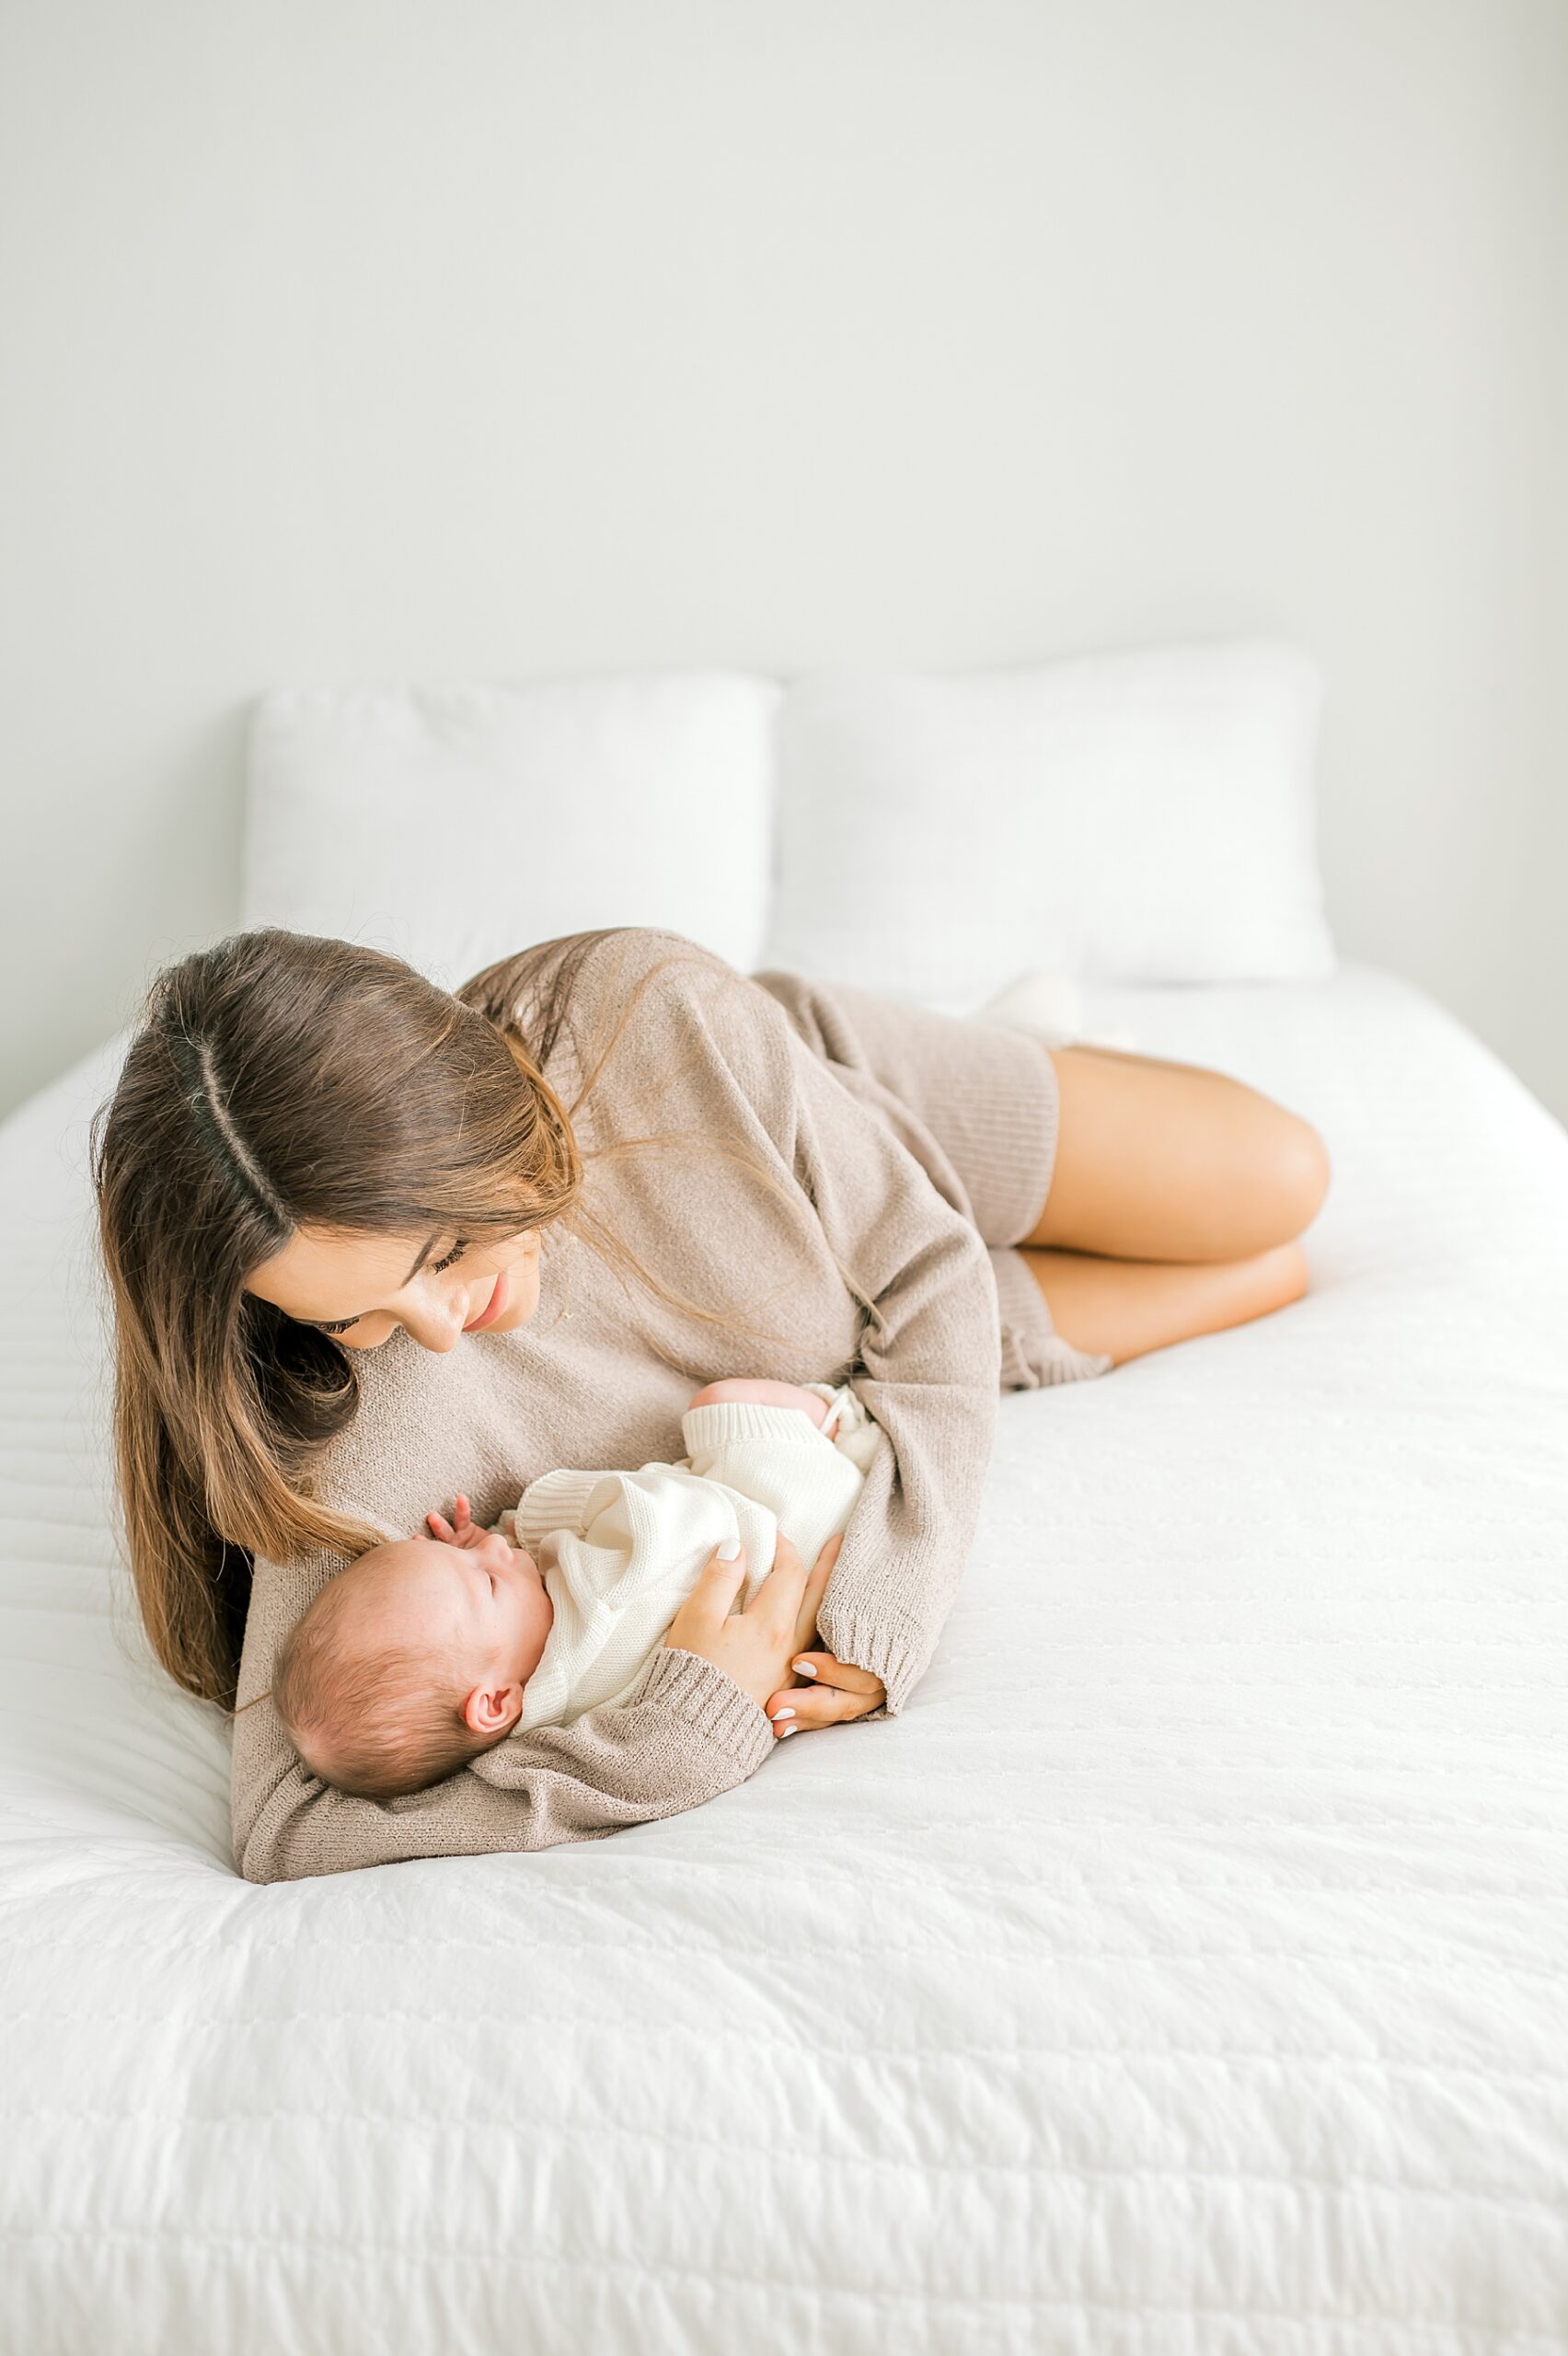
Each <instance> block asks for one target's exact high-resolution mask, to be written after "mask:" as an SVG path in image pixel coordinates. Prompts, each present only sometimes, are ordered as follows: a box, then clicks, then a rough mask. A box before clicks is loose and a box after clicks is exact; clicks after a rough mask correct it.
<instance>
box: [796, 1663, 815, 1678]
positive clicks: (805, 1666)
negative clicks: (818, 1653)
mask: <svg viewBox="0 0 1568 2356" xmlns="http://www.w3.org/2000/svg"><path fill="white" fill-rule="evenodd" d="M792 1666H793V1669H794V1671H795V1674H796V1676H797V1677H814V1676H815V1675H816V1663H815V1661H814V1660H798V1661H795V1662H794V1663H793V1664H792Z"/></svg>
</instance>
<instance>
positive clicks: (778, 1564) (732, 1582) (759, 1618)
mask: <svg viewBox="0 0 1568 2356" xmlns="http://www.w3.org/2000/svg"><path fill="white" fill-rule="evenodd" d="M842 1542H843V1540H842V1535H840V1536H838V1537H834V1538H830V1539H829V1540H828V1542H827V1543H826V1545H825V1546H824V1548H823V1550H822V1553H820V1554H819V1555H818V1556H817V1558H816V1561H815V1563H814V1564H813V1566H812V1568H811V1570H810V1571H808V1570H807V1568H806V1566H805V1565H804V1563H802V1562H801V1558H800V1555H799V1554H798V1553H796V1551H795V1548H794V1546H793V1545H792V1543H791V1542H790V1540H789V1539H788V1538H786V1537H785V1535H784V1533H783V1531H782V1530H780V1531H779V1533H778V1544H777V1545H776V1547H775V1549H774V1554H773V1568H772V1569H771V1570H770V1571H769V1572H768V1574H767V1577H766V1578H765V1579H764V1580H763V1582H762V1584H761V1586H760V1587H759V1588H757V1591H756V1593H755V1595H754V1596H753V1598H752V1600H751V1601H750V1602H749V1603H748V1604H747V1606H746V1608H745V1610H744V1611H731V1609H730V1607H731V1605H732V1603H733V1602H734V1600H735V1598H736V1596H737V1595H738V1594H739V1592H740V1589H741V1585H742V1582H743V1581H744V1578H745V1575H746V1558H745V1555H744V1553H739V1554H737V1555H736V1557H735V1559H734V1561H733V1562H732V1563H724V1562H721V1561H720V1559H719V1555H718V1553H713V1554H711V1555H709V1559H708V1563H707V1565H706V1567H705V1568H704V1570H703V1572H702V1575H701V1576H700V1577H699V1578H698V1582H697V1585H696V1586H695V1587H694V1588H693V1589H692V1591H691V1593H690V1594H689V1595H688V1596H687V1598H686V1601H685V1602H684V1603H683V1604H682V1606H681V1608H680V1610H679V1611H677V1612H676V1614H675V1616H674V1619H673V1620H672V1621H671V1623H670V1624H669V1626H668V1627H667V1628H666V1629H665V1631H664V1642H665V1644H666V1645H674V1646H678V1647H679V1649H680V1650H681V1651H682V1652H687V1653H696V1655H697V1656H698V1659H699V1660H710V1661H711V1662H712V1663H713V1665H714V1667H715V1668H716V1669H723V1671H724V1672H725V1674H726V1675H727V1676H729V1677H732V1678H733V1679H734V1680H735V1683H736V1684H737V1685H739V1686H741V1687H742V1688H743V1689H744V1692H747V1693H749V1694H750V1695H751V1697H752V1700H753V1701H754V1702H755V1703H756V1705H757V1708H758V1709H759V1710H762V1709H767V1708H769V1706H770V1703H769V1696H773V1697H775V1699H776V1698H777V1694H778V1687H779V1686H780V1685H781V1684H782V1682H783V1680H784V1679H785V1678H786V1677H787V1676H788V1675H789V1672H790V1662H791V1661H792V1660H794V1659H795V1658H796V1657H797V1656H798V1655H799V1654H800V1651H801V1646H802V1645H804V1644H806V1643H808V1642H809V1641H810V1639H811V1637H812V1636H813V1634H814V1633H815V1631H816V1616H817V1609H818V1606H819V1605H820V1604H821V1602H822V1599H823V1597H824V1594H825V1593H826V1591H827V1581H828V1576H829V1574H830V1572H831V1571H832V1569H833V1565H834V1563H835V1561H836V1558H837V1554H838V1549H839V1547H840V1545H841V1544H842ZM845 1674H847V1675H848V1676H851V1677H859V1676H860V1675H861V1674H862V1672H861V1671H860V1670H859V1669H850V1670H847V1671H846V1672H845ZM825 1698H826V1697H825V1696H824V1699H825ZM868 1706H869V1707H874V1706H875V1705H874V1703H872V1704H868ZM788 1723H789V1721H786V1724H788ZM825 1723H826V1720H825V1718H824V1719H822V1720H815V1719H813V1724H825ZM783 1731H784V1727H778V1732H779V1733H780V1734H782V1733H783Z"/></svg>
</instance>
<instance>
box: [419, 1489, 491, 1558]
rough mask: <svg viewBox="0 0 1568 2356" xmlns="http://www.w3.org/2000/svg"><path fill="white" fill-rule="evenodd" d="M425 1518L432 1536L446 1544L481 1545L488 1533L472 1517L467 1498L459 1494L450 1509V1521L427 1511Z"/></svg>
mask: <svg viewBox="0 0 1568 2356" xmlns="http://www.w3.org/2000/svg"><path fill="white" fill-rule="evenodd" d="M425 1519H426V1520H427V1521H428V1522H429V1524H430V1526H431V1530H432V1533H433V1534H434V1536H436V1537H437V1538H439V1539H441V1540H442V1541H443V1542H444V1544H446V1545H448V1546H482V1545H483V1544H484V1542H485V1541H486V1540H487V1539H488V1538H489V1537H490V1531H489V1530H485V1529H482V1528H481V1527H480V1525H479V1523H478V1522H477V1521H476V1520H475V1519H474V1517H473V1515H472V1513H471V1512H470V1510H469V1507H468V1500H467V1497H465V1496H461V1495H459V1496H458V1498H457V1502H456V1504H455V1506H454V1507H453V1509H452V1519H451V1520H450V1521H448V1520H447V1519H445V1517H444V1515H442V1514H439V1513H427V1514H426V1516H425Z"/></svg>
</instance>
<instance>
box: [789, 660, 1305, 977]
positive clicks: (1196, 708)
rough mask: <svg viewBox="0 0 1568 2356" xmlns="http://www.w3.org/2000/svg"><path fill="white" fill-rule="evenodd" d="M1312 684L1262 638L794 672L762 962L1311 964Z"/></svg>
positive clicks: (1159, 969) (815, 969) (1275, 969)
mask: <svg viewBox="0 0 1568 2356" xmlns="http://www.w3.org/2000/svg"><path fill="white" fill-rule="evenodd" d="M1321 694H1322V683H1321V680H1320V676H1319V673H1318V671H1317V669H1316V667H1315V665H1314V664H1312V663H1311V662H1310V661H1309V659H1308V658H1307V657H1306V656H1305V655H1304V654H1302V653H1299V652H1298V651H1297V650H1296V649H1294V648H1292V647H1288V646H1283V645H1275V644H1273V643H1270V642H1265V641H1240V642H1230V643H1225V644H1218V645H1212V646H1193V647H1172V648H1163V649H1158V650H1155V651H1152V652H1147V653H1133V654H1113V655H1097V656H1087V657H1083V658H1081V659H1078V660H1077V661H1073V662H1064V663H1055V664H1048V665H1044V666H1043V667H1039V668H1034V669H1028V670H1013V671H991V672H981V673H974V674H972V675H969V676H928V675H921V674H917V673H910V672H873V673H865V672H851V671H844V670H831V671H820V672H815V673H808V674H806V675H805V676H802V677H801V678H799V679H797V680H795V681H793V682H792V683H791V685H790V690H789V692H788V694H787V695H786V697H785V699H784V705H783V710H782V713H781V715H780V776H779V785H778V849H779V862H780V873H779V883H778V898H777V901H776V904H775V908H774V918H773V924H772V928H771V930H770V932H769V935H768V940H767V954H766V961H765V962H766V964H767V965H769V966H781V967H784V968H787V969H790V970H793V971H795V972H798V973H804V974H809V975H814V976H821V977H823V978H824V979H825V978H835V979H837V980H841V981H847V982H853V983H858V984H859V985H861V986H862V987H867V988H872V989H883V990H887V991H889V992H891V993H893V994H894V995H897V996H904V997H908V998H911V999H917V1000H919V1001H920V1002H922V1003H924V1004H928V1005H938V1006H942V1007H946V1008H951V1009H957V1008H959V1007H964V1006H978V1005H979V1004H980V1003H981V1002H982V1001H983V1000H985V999H987V998H988V997H990V996H992V995H993V994H995V993H996V992H997V991H998V990H1000V989H1003V988H1005V987H1007V986H1008V984H1009V982H1011V981H1013V980H1015V979H1016V978H1017V977H1018V976H1020V975H1021V974H1023V973H1025V972H1027V971H1029V970H1031V969H1036V968H1043V969H1044V970H1046V971H1047V972H1050V973H1055V974H1062V975H1075V976H1078V977H1079V978H1081V979H1083V980H1090V981H1103V982H1126V983H1134V982H1235V981H1262V980H1282V981H1283V980H1292V981H1304V980H1318V979H1323V978H1326V977H1327V976H1330V975H1331V974H1332V972H1333V971H1334V965H1335V959H1334V949H1333V942H1332V936H1331V934H1330V931H1329V928H1328V924H1327V921H1326V919H1325V917H1324V913H1323V905H1322V887H1321V883H1320V876H1319V872H1318V861H1317V855H1316V845H1315V810H1314V802H1313V757H1314V752H1315V747H1316V739H1317V724H1318V715H1319V709H1320V701H1321Z"/></svg>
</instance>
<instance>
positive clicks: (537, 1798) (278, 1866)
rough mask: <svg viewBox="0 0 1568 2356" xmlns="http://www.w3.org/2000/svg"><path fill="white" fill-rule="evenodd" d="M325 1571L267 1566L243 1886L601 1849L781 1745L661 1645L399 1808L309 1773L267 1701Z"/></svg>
mask: <svg viewBox="0 0 1568 2356" xmlns="http://www.w3.org/2000/svg"><path fill="white" fill-rule="evenodd" d="M322 1567H323V1565H322V1563H321V1561H320V1560H317V1561H315V1562H314V1563H313V1564H302V1565H297V1566H291V1567H289V1568H285V1567H283V1566H281V1565H276V1564H272V1563H269V1562H267V1561H266V1560H265V1559H264V1558H261V1559H259V1560H258V1562H257V1565H256V1572H255V1578H254V1582H253V1585H252V1590H251V1604H250V1612H249V1617H248V1621H247V1623H246V1635H245V1655H244V1658H243V1660H242V1662H241V1666H240V1680H239V1708H238V1710H237V1712H236V1717H235V1725H234V1761H233V1778H232V1791H233V1817H234V1846H235V1855H236V1860H237V1861H238V1864H239V1868H240V1871H241V1872H242V1873H243V1874H244V1876H245V1877H246V1879H247V1880H248V1881H258V1882H271V1881H291V1880H294V1879H297V1878H300V1877H305V1876H308V1875H312V1874H330V1873H343V1872H347V1871H350V1870H352V1868H354V1867H356V1866H360V1865H391V1864H395V1863H399V1862H401V1861H403V1860H404V1859H407V1858H410V1857H458V1856H478V1855H482V1854H486V1853H488V1852H490V1851H492V1850H504V1849H547V1848H549V1847H551V1846H552V1845H553V1844H554V1843H555V1842H560V1841H597V1840H602V1839H604V1838H605V1835H606V1834H608V1833H611V1832H615V1831H619V1830H620V1828H621V1827H622V1826H623V1825H628V1824H642V1823H646V1822H647V1821H648V1820H649V1819H651V1818H654V1817H663V1816H674V1815H678V1814H679V1813H680V1812H681V1811H682V1810H684V1809H686V1808H690V1807H698V1805H699V1804H700V1803H701V1802H702V1801H704V1800H708V1799H712V1798H715V1797H716V1796H718V1795H719V1794H720V1793H721V1792H727V1791H730V1790H732V1788H733V1787H734V1786H735V1785H736V1784H741V1783H744V1781H745V1779H746V1777H747V1776H748V1775H751V1774H754V1773H755V1771H756V1769H757V1768H758V1767H759V1766H760V1765H761V1764H762V1761H764V1760H765V1759H766V1758H767V1756H768V1754H769V1752H770V1750H772V1749H773V1746H774V1740H775V1738H774V1735H773V1731H772V1729H771V1727H769V1726H768V1723H767V1718H766V1716H765V1715H764V1714H763V1712H762V1711H761V1710H760V1709H759V1708H758V1707H757V1705H756V1703H755V1702H754V1701H753V1700H752V1698H751V1696H750V1694H749V1693H746V1692H743V1690H742V1688H741V1687H740V1686H738V1685H737V1684H736V1683H735V1681H734V1680H733V1679H732V1678H731V1677H729V1676H727V1675H726V1674H725V1672H724V1671H723V1670H722V1669H718V1668H716V1667H715V1666H714V1665H713V1663H712V1662H710V1661H705V1660H702V1659H699V1658H698V1656H697V1655H696V1654H695V1653H688V1652H683V1651H681V1650H680V1649H679V1648H678V1647H675V1646H663V1647H661V1648H660V1650H659V1651H658V1652H656V1653H655V1654H654V1655H653V1656H652V1657H651V1659H650V1661H649V1663H648V1666H647V1669H646V1671H645V1672H644V1674H643V1675H642V1677H641V1679H640V1681H639V1682H638V1683H637V1684H636V1685H635V1686H634V1687H633V1688H632V1689H631V1690H630V1691H629V1692H628V1693H626V1694H625V1695H624V1696H623V1697H622V1698H621V1699H620V1700H619V1701H618V1702H617V1703H615V1704H614V1705H613V1706H608V1705H606V1706H605V1708H602V1709H598V1710H594V1711H590V1712H588V1713H587V1714H585V1715H583V1716H582V1717H580V1718H579V1719H577V1720H576V1722H575V1723H574V1724H573V1725H571V1726H570V1727H540V1728H539V1729H538V1730H537V1731H536V1732H535V1733H533V1734H531V1735H528V1736H526V1737H523V1738H512V1739H509V1740H508V1741H506V1742H502V1743H499V1744H497V1746H496V1747H495V1749H494V1750H488V1751H486V1752H484V1753H483V1754H482V1755H481V1756H480V1757H479V1758H478V1759H477V1760H475V1761H473V1762H472V1763H471V1764H470V1765H469V1766H467V1767H465V1768H463V1769H462V1770H460V1772H459V1773H457V1774H455V1775H450V1776H448V1777H447V1778H446V1780H445V1782H444V1783H441V1784H432V1785H431V1786H430V1788H429V1789H428V1790H425V1791H422V1792H411V1793H409V1795H408V1796H406V1797H404V1798H401V1799H393V1800H371V1799H361V1798H357V1797H355V1796H353V1795H352V1794H350V1793H347V1792H340V1791H338V1790H336V1789H335V1788H334V1787H333V1786H332V1785H331V1784H324V1783H323V1782H322V1781H321V1779H320V1778H319V1776H317V1775H313V1774H311V1773H309V1772H308V1770H307V1769H306V1768H305V1767H304V1766H303V1765H302V1764H301V1762H300V1761H299V1759H298V1757H297V1756H296V1754H295V1752H294V1746H293V1744H292V1743H291V1742H290V1741H289V1738H288V1736H287V1735H286V1734H285V1733H284V1731H283V1728H282V1724H281V1722H280V1720H279V1718H278V1715H277V1713H276V1711H275V1710H274V1708H273V1706H272V1703H271V1699H270V1698H268V1692H269V1688H270V1685H271V1665H272V1660H273V1657H274V1656H275V1654H276V1651H277V1647H278V1646H279V1644H281V1642H282V1637H283V1635H284V1634H286V1632H287V1631H288V1630H289V1629H290V1628H292V1627H293V1625H294V1622H295V1621H296V1620H297V1619H298V1617H299V1615H300V1612H301V1611H303V1610H304V1608H305V1605H306V1602H308V1600H309V1599H310V1596H311V1595H312V1594H313V1593H314V1592H315V1591H316V1588H317V1587H318V1586H319V1584H320V1575H321V1570H322ZM248 1697H259V1698H250V1699H248Z"/></svg>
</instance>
